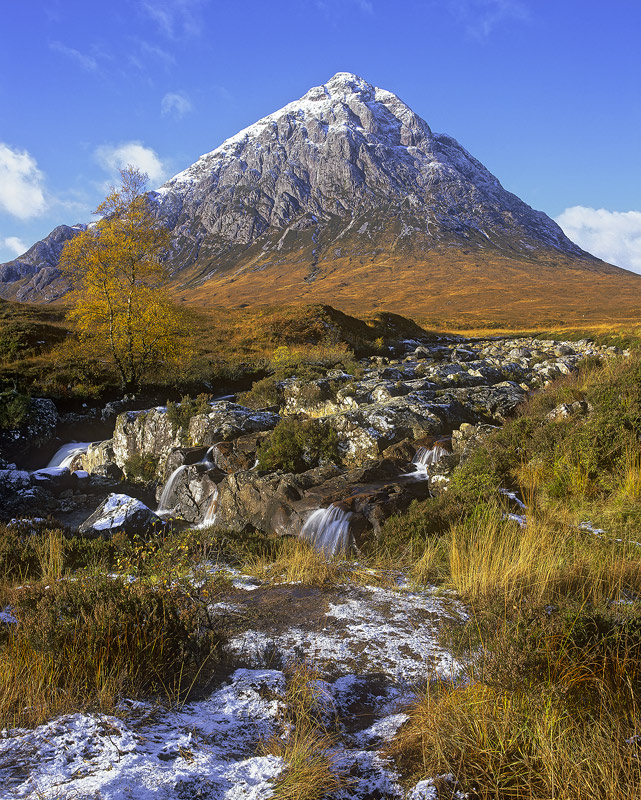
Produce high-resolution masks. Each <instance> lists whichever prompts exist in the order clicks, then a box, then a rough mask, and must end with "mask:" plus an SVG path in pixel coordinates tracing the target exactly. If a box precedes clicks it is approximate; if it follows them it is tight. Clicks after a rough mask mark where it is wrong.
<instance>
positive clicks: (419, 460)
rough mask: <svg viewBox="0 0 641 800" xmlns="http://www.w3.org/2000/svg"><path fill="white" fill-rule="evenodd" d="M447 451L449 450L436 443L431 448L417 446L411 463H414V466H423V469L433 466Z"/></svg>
mask: <svg viewBox="0 0 641 800" xmlns="http://www.w3.org/2000/svg"><path fill="white" fill-rule="evenodd" d="M448 453H449V451H448V450H446V449H445V448H444V447H441V445H440V444H438V443H437V444H435V445H434V446H433V447H431V448H428V447H419V449H418V450H417V451H416V455H415V456H414V458H413V460H412V464H416V466H418V467H423V468H424V469H425V468H427V467H433V466H434V465H435V464H438V462H439V461H440V460H441V459H442V458H443V456H446V455H448Z"/></svg>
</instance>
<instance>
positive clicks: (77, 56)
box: [49, 42, 98, 72]
mask: <svg viewBox="0 0 641 800" xmlns="http://www.w3.org/2000/svg"><path fill="white" fill-rule="evenodd" d="M49 49H50V50H53V51H54V52H56V53H61V54H62V55H63V56H67V58H71V59H73V60H74V61H75V62H76V63H77V64H80V66H81V67H82V68H83V69H86V70H87V71H88V72H93V71H95V70H97V69H98V62H97V61H96V59H95V58H94V57H93V56H90V55H87V54H86V53H81V52H80V50H75V49H74V48H73V47H67V45H66V44H63V43H62V42H49Z"/></svg>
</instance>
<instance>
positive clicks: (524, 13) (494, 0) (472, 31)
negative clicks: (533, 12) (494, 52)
mask: <svg viewBox="0 0 641 800" xmlns="http://www.w3.org/2000/svg"><path fill="white" fill-rule="evenodd" d="M446 6H447V8H448V9H449V11H450V13H452V14H453V15H454V16H455V17H456V18H457V19H459V20H460V21H461V22H462V23H463V24H464V25H465V31H466V33H467V34H468V35H469V36H471V37H473V38H475V39H481V40H484V39H487V38H488V37H489V36H490V34H491V33H492V32H493V31H494V29H495V28H496V27H498V26H499V25H500V24H501V23H503V22H506V21H508V20H517V21H521V22H525V21H527V20H529V19H530V9H529V7H528V5H527V3H526V2H524V0H446Z"/></svg>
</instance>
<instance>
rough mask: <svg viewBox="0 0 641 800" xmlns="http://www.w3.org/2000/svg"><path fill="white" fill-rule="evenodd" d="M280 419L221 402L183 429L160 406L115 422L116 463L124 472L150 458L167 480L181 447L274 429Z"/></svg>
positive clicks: (133, 413)
mask: <svg viewBox="0 0 641 800" xmlns="http://www.w3.org/2000/svg"><path fill="white" fill-rule="evenodd" d="M279 419H280V417H279V416H278V415H277V414H272V413H270V412H267V411H255V410H253V409H251V408H246V407H245V406H240V405H238V404H236V403H230V402H228V401H226V400H219V401H217V402H214V403H212V404H211V411H209V412H208V413H206V414H195V415H194V416H192V417H191V418H189V420H188V421H187V422H186V424H183V425H181V424H180V421H179V420H177V419H176V417H175V416H174V415H171V414H168V413H167V409H166V408H164V407H162V406H160V407H158V408H152V409H150V410H148V411H127V412H125V413H123V414H120V415H119V416H118V418H117V420H116V428H115V430H114V435H113V439H112V448H113V453H114V460H115V462H116V463H117V464H118V466H119V467H121V468H123V467H124V466H125V464H126V463H127V461H128V460H129V459H130V458H131V457H132V456H134V455H135V456H142V457H144V456H150V457H152V458H153V459H154V460H155V461H156V463H157V465H158V466H157V476H158V477H159V478H160V479H161V480H166V479H167V477H168V476H169V474H170V473H171V465H170V464H168V458H169V455H170V454H171V453H172V452H175V451H176V450H177V449H179V448H181V447H189V446H191V447H205V448H208V447H211V445H213V444H216V443H217V442H219V441H223V440H229V439H234V438H236V437H238V436H241V435H242V434H244V433H250V432H254V431H264V430H270V429H271V428H274V427H275V426H276V424H277V422H278V421H279Z"/></svg>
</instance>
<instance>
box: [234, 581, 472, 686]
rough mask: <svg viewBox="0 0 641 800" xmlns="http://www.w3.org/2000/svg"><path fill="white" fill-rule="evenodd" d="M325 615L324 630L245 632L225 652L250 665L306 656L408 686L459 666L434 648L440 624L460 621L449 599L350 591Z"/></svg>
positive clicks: (422, 594) (313, 662)
mask: <svg viewBox="0 0 641 800" xmlns="http://www.w3.org/2000/svg"><path fill="white" fill-rule="evenodd" d="M326 616H327V620H326V625H325V627H324V628H323V629H322V630H307V629H304V628H302V627H294V628H289V629H287V630H286V631H284V632H283V633H279V634H277V635H275V636H274V635H271V634H269V633H265V632H263V631H246V632H244V633H242V634H240V635H239V636H236V637H234V638H233V639H232V640H231V641H230V642H229V644H228V648H229V650H230V651H231V652H232V653H233V654H234V655H236V656H238V657H242V658H244V659H246V660H247V661H249V662H250V663H254V664H264V663H269V660H270V659H274V658H275V657H280V658H282V659H284V660H285V662H287V661H293V660H300V659H301V658H304V660H305V661H306V662H307V663H309V664H311V665H313V666H314V667H316V668H319V669H322V670H327V671H328V672H330V673H336V671H341V672H343V673H349V672H354V671H356V672H362V671H368V670H369V671H376V672H384V673H385V674H386V675H388V676H389V677H391V678H394V679H396V680H397V681H401V682H404V683H412V684H413V683H419V684H420V683H425V682H426V681H427V680H429V679H430V678H432V677H436V676H449V675H452V674H454V673H456V672H457V671H458V669H459V668H460V665H459V664H457V663H456V662H455V661H454V660H453V658H452V656H451V655H450V654H449V653H448V652H447V651H445V650H443V649H442V648H440V647H439V645H438V627H439V622H440V621H441V620H442V619H443V618H444V617H452V616H457V617H459V618H460V619H463V617H464V614H463V611H462V609H461V608H460V607H458V606H456V605H455V604H453V602H452V599H451V598H450V597H448V596H447V595H443V596H440V597H439V596H437V595H435V594H434V593H433V592H408V591H399V590H391V589H381V588H378V587H373V586H366V587H352V588H351V589H350V591H349V594H348V596H347V597H345V598H342V599H341V600H339V601H338V602H336V603H331V604H330V608H329V611H328V612H327V615H326Z"/></svg>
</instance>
